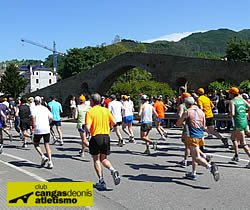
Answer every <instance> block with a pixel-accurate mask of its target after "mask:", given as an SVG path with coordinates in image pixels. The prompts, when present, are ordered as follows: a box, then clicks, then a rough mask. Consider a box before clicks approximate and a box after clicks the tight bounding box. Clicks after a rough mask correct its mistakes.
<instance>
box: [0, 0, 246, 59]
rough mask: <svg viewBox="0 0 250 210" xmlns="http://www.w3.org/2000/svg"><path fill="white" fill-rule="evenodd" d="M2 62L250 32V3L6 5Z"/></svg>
mask: <svg viewBox="0 0 250 210" xmlns="http://www.w3.org/2000/svg"><path fill="white" fill-rule="evenodd" d="M0 8H1V9H0V23H1V24H0V62H2V61H6V60H13V59H18V60H22V59H34V60H35V59H39V60H45V58H47V57H48V56H49V55H50V54H51V52H50V51H48V50H45V49H43V48H40V47H37V46H34V45H31V44H29V43H23V42H21V39H27V40H31V41H33V42H36V43H39V44H41V45H44V46H47V47H49V48H53V41H55V42H56V49H57V51H59V52H62V53H66V51H67V50H69V49H72V48H83V47H86V46H97V45H101V44H102V43H106V44H107V45H108V44H111V43H112V40H114V38H115V36H116V35H119V36H120V37H121V38H122V39H131V40H135V41H139V42H144V41H145V42H146V41H147V42H150V41H155V40H159V39H160V40H162V39H166V40H170V41H171V40H173V41H178V40H180V39H181V38H182V37H184V36H186V35H189V34H191V33H192V32H198V31H202V32H204V31H208V30H216V29H219V28H228V29H231V30H234V31H240V30H242V29H250V26H249V24H250V22H249V20H250V12H249V8H250V1H248V0H237V1H235V0H210V1H204V0H189V1H186V0H182V1H180V0H175V1H173V0H126V1H120V0H71V1H69V0H42V1H34V0H8V1H4V0H0Z"/></svg>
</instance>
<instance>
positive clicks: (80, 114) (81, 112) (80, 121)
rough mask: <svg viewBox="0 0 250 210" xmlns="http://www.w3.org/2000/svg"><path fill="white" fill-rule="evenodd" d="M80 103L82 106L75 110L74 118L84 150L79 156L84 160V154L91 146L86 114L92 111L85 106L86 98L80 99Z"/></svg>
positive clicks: (81, 97)
mask: <svg viewBox="0 0 250 210" xmlns="http://www.w3.org/2000/svg"><path fill="white" fill-rule="evenodd" d="M79 103H80V105H77V107H76V108H75V110H74V113H75V116H74V118H75V119H76V120H77V126H76V127H77V129H78V131H79V133H80V137H81V140H82V149H81V150H80V152H79V154H80V156H81V157H82V158H84V152H85V148H86V147H88V146H89V142H88V140H87V133H88V131H86V130H85V127H84V126H85V115H86V112H87V111H88V110H89V109H91V107H90V106H88V105H86V104H85V96H80V97H79Z"/></svg>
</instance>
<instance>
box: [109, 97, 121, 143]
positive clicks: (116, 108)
mask: <svg viewBox="0 0 250 210" xmlns="http://www.w3.org/2000/svg"><path fill="white" fill-rule="evenodd" d="M110 99H111V102H110V103H109V104H108V109H109V111H110V112H111V114H112V115H113V117H114V118H115V121H116V125H114V128H115V133H116V135H117V137H118V139H119V140H118V145H119V146H120V147H122V146H123V145H125V140H124V139H122V136H121V133H120V125H121V124H122V103H121V102H120V101H117V100H116V96H115V95H111V96H110Z"/></svg>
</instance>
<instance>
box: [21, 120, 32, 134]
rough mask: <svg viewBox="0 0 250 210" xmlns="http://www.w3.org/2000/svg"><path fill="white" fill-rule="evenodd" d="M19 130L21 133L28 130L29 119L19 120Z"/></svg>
mask: <svg viewBox="0 0 250 210" xmlns="http://www.w3.org/2000/svg"><path fill="white" fill-rule="evenodd" d="M20 128H21V130H22V131H26V130H28V129H30V119H28V118H26V119H20Z"/></svg>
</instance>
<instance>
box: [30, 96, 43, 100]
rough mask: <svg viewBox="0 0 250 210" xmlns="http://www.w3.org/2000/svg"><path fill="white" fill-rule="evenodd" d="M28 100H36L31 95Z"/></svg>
mask: <svg viewBox="0 0 250 210" xmlns="http://www.w3.org/2000/svg"><path fill="white" fill-rule="evenodd" d="M39 98H40V97H39ZM28 100H34V98H33V97H29V98H28Z"/></svg>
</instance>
